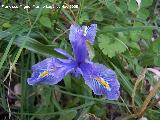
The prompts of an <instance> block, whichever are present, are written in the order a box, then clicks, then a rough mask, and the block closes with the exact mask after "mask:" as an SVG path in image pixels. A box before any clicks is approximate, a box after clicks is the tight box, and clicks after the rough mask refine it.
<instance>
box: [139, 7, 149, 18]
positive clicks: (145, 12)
mask: <svg viewBox="0 0 160 120" xmlns="http://www.w3.org/2000/svg"><path fill="white" fill-rule="evenodd" d="M137 16H138V17H139V18H141V19H144V20H146V19H147V18H148V17H149V10H147V9H145V8H141V9H140V10H139V12H138V15H137Z"/></svg>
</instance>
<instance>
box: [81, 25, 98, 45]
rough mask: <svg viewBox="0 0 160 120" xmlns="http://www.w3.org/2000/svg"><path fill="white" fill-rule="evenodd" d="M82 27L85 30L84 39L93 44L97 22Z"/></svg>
mask: <svg viewBox="0 0 160 120" xmlns="http://www.w3.org/2000/svg"><path fill="white" fill-rule="evenodd" d="M82 27H83V28H84V30H86V36H85V37H86V40H88V41H89V42H90V43H91V44H93V43H94V40H95V36H96V29H97V24H91V25H90V26H82Z"/></svg>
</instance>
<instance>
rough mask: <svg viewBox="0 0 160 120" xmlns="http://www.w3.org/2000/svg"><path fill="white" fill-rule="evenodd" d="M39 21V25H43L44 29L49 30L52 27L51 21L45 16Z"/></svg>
mask: <svg viewBox="0 0 160 120" xmlns="http://www.w3.org/2000/svg"><path fill="white" fill-rule="evenodd" d="M39 21H40V24H41V25H43V26H45V27H47V28H51V27H52V23H51V20H50V18H49V17H47V16H42V17H40V19H39Z"/></svg>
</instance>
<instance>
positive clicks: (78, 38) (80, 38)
mask: <svg viewBox="0 0 160 120" xmlns="http://www.w3.org/2000/svg"><path fill="white" fill-rule="evenodd" d="M83 32H84V31H83V29H82V27H80V26H77V25H71V27H70V34H69V39H70V42H71V44H72V48H73V53H74V55H75V58H76V60H77V62H78V63H82V62H84V61H85V59H86V58H87V49H86V43H85V37H84V35H83Z"/></svg>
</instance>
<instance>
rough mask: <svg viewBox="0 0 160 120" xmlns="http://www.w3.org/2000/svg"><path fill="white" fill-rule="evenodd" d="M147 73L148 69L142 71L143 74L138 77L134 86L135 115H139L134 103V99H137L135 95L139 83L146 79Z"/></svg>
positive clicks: (133, 105)
mask: <svg viewBox="0 0 160 120" xmlns="http://www.w3.org/2000/svg"><path fill="white" fill-rule="evenodd" d="M146 72H147V69H143V70H142V72H141V74H140V75H139V76H138V79H137V80H136V83H135V86H134V89H133V93H132V109H133V112H134V113H135V114H137V110H136V106H135V103H134V101H135V99H134V98H135V94H136V89H137V87H138V85H139V83H140V82H141V80H143V79H144V78H145V74H146Z"/></svg>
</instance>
